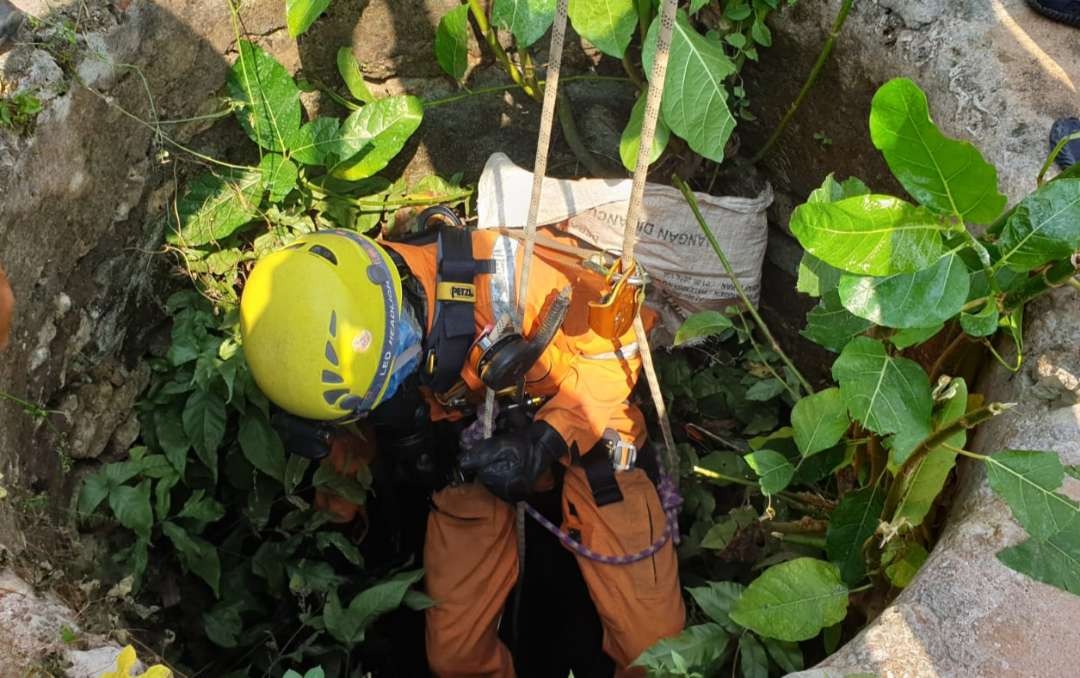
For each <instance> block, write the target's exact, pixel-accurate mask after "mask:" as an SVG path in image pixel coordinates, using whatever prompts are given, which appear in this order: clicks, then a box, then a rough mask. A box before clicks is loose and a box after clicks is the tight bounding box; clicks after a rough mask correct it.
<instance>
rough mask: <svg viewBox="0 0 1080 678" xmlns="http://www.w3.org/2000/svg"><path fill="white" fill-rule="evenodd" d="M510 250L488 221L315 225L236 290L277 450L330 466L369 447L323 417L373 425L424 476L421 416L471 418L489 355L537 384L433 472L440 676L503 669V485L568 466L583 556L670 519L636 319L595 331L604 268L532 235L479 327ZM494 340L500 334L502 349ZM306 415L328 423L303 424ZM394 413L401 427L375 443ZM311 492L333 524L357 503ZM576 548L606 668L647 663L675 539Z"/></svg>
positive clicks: (570, 523) (512, 257) (664, 618)
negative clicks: (636, 400)
mask: <svg viewBox="0 0 1080 678" xmlns="http://www.w3.org/2000/svg"><path fill="white" fill-rule="evenodd" d="M443 212H444V213H449V212H448V210H443ZM450 214H452V213H450ZM522 249H523V246H522V244H521V243H520V242H519V240H518V239H516V238H513V237H510V236H507V235H502V234H500V233H498V232H493V231H467V230H464V229H461V228H452V227H444V228H443V229H442V230H441V231H439V233H438V236H437V237H433V238H429V239H428V242H424V241H414V242H407V243H398V242H384V241H379V242H376V241H374V240H371V239H368V238H366V237H364V236H361V235H358V234H356V233H353V232H348V231H321V232H317V233H313V234H309V235H306V236H302V237H300V238H299V239H297V240H296V241H294V242H293V243H292V244H290V245H289V246H287V247H286V248H284V249H283V250H280V251H278V252H275V253H272V254H270V255H267V256H266V257H264V258H263V259H262V260H260V262H259V263H258V265H257V266H256V267H255V268H254V270H253V271H252V273H251V275H250V277H249V279H248V281H247V284H246V287H245V291H244V294H243V298H242V301H241V328H242V331H243V335H244V352H245V355H246V357H247V360H248V363H249V365H250V368H251V371H252V375H253V376H254V378H255V380H256V382H257V383H258V384H259V386H260V388H261V389H262V390H263V391H264V392H265V393H266V395H267V396H268V397H269V398H270V399H271V401H273V402H274V403H275V404H276V405H277V406H278V407H280V408H282V409H283V410H284V411H285V412H286V413H288V414H287V415H283V416H284V418H280V417H279V418H278V419H277V421H278V424H279V430H280V431H282V434H283V438H284V440H285V444H286V447H287V449H290V450H291V451H296V450H301V453H305V454H308V456H312V457H319V456H321V455H323V454H327V453H330V455H329V457H328V458H327V459H326V461H325V462H324V463H331V464H333V465H334V466H335V467H336V468H337V469H338V470H339V471H343V472H350V471H355V469H356V467H357V465H358V464H359V463H362V462H365V463H366V462H368V461H370V457H371V450H370V445H368V446H366V447H365V445H355V444H353V445H350V444H348V443H347V442H343V440H348V439H347V438H342V437H341V436H336V435H332V434H327V433H326V431H327V429H326V425H327V424H332V423H341V422H350V421H353V422H354V421H357V420H360V421H362V422H364V425H365V426H369V427H373V428H374V429H375V430H376V431H378V436H377V440H378V448H379V455H385V454H398V455H400V456H402V457H403V458H406V459H408V460H412V461H415V462H416V464H415V465H416V466H417V467H418V468H421V469H422V472H427V473H431V472H432V468H439V467H440V466H441V467H442V468H446V467H447V466H448V464H446V463H443V462H445V461H446V460H434V461H433V460H431V459H430V458H429V455H428V454H427V452H428V450H430V449H432V445H433V442H434V441H432V440H430V439H425V438H424V436H423V435H422V431H423V429H424V428H425V427H426V425H427V422H428V421H429V420H434V421H440V420H444V421H445V420H453V419H462V421H463V423H465V422H467V421H468V420H469V417H470V416H471V413H474V412H475V410H476V403H478V402H480V401H482V398H483V393H484V388H485V383H486V381H487V378H488V376H490V375H488V372H490V371H497V370H499V369H503V368H506V369H507V370H509V373H510V376H509V377H507V376H506V374H503V377H502V378H503V380H504V381H505V380H506V379H507V378H509V379H512V380H517V382H518V383H520V382H521V380H520V379H519V378H518V377H519V376H521V375H524V383H525V394H524V395H521V394H520V393H519V395H518V402H519V403H520V402H524V401H526V400H527V401H530V402H541V401H542V404H541V405H539V407H538V409H536V410H535V414H534V415H533V416H532V417H531V420H530V419H525V421H524V425H523V426H521V427H519V428H516V429H514V428H507V427H505V426H504V427H502V429H501V430H499V431H497V432H496V435H494V436H493V437H491V438H489V439H486V440H477V441H476V442H474V443H468V442H467V441H466V440H465V438H466V437H467V436H463V440H462V444H461V454H460V457H459V459H458V460H457V461H456V463H453V461H454V460H450V462H451V464H452V472H451V473H449V474H446V475H444V476H442V482H436V483H433V486H434V487H433V490H434V494H433V496H432V501H431V506H432V509H431V511H430V513H429V515H428V519H427V520H428V522H427V530H426V535H425V541H424V547H423V554H424V566H425V568H426V587H427V592H428V594H429V595H430V597H431V598H432V599H433V600H434V601H435V606H434V607H432V608H430V609H429V610H427V611H426V613H425V614H426V645H427V654H428V663H429V665H430V667H431V669H432V670H433V671H434V672H435V673H436V674H437V675H440V676H513V675H514V666H513V661H512V658H511V655H510V652H509V650H508V648H507V647H506V646H505V645H504V644H503V643H502V642H501V641H500V640H499V637H498V633H497V632H498V625H499V622H500V617H501V615H502V611H503V607H504V604H505V603H506V600H507V596H508V594H509V593H510V591H511V590H512V588H513V587H514V584H515V581H516V579H517V576H518V551H517V548H518V547H517V535H516V525H515V510H514V505H513V503H514V502H517V501H523V500H524V501H528V500H529V497H530V496H532V495H533V493H534V492H536V491H540V490H544V489H547V490H550V489H551V488H552V487H553V486H554V485H556V484H560V483H561V487H562V526H561V527H562V529H563V530H564V532H565V534H568V535H570V537H571V538H572V539H573V540H574V541H576V542H578V543H580V545H582V546H583V547H586V548H587V549H588V550H591V551H593V552H596V553H601V554H611V555H613V556H625V555H627V554H632V553H636V552H640V551H642V550H643V549H646V548H647V547H649V546H650V544H653V543H654V542H657V540H658V538H660V537H661V535H663V534H665V526H666V524H665V511H664V507H662V506H661V502H660V498H659V495H658V493H657V490H656V487H655V484H654V481H653V480H652V479H650V476H652V478H653V479H655V477H656V474H655V471H653V472H650V473H647V472H646V471H647V470H648V469H649V463H647V462H646V461H645V457H647V456H648V455H646V454H645V453H644V452H643V450H645V449H647V446H646V431H645V426H644V421H643V418H642V415H641V413H640V411H639V410H638V409H637V407H636V406H634V405H633V404H631V403H630V402H629V401H628V398H629V396H630V392H631V390H632V389H633V387H634V384H635V382H636V381H637V377H638V374H639V371H640V358H639V357H638V355H637V350H636V344H635V339H634V336H633V331H632V330H630V331H628V332H626V333H625V334H624V335H623V336H620V337H617V338H615V339H606V338H604V337H601V336H599V335H598V334H597V333H596V332H594V331H593V330H592V329H590V325H589V322H588V320H587V317H588V307H587V304H588V302H589V301H596V300H598V299H599V298H600V296H601V294H602V292H603V288H604V284H605V281H604V278H603V277H602V276H601V275H600V274H598V273H596V272H593V271H589V270H586V269H584V268H583V267H582V266H581V262H580V260H574V259H573V258H572V257H567V256H566V255H564V254H562V253H559V252H554V251H551V250H547V249H545V248H543V247H537V250H536V255H537V256H535V257H534V260H533V262H532V271H531V277H530V279H529V285H528V296H527V298H526V309H525V322H524V328H525V329H526V330H527V331H526V332H525V333H524V336H519V335H511V336H510V337H508V338H506V339H505V340H504V341H503V342H501V343H500V342H494V343H493V342H491V339H492V337H491V336H490V332H489V331H490V329H491V328H492V326H493V325H495V323H496V322H497V321H498V320H499V318H500V317H501V316H502V315H503V314H512V313H513V309H514V304H515V300H516V298H517V293H516V288H515V285H516V284H517V281H518V275H519V273H520V269H521V265H522V254H521V250H522ZM566 288H569V291H572V296H571V297H570V302H569V308H568V310H567V309H566V304H565V300H566V292H565V291H564V290H566ZM560 292H562V299H563V302H564V303H563V304H562V306H563V310H564V311H565V320H562V315H561V314H560V318H559V319H558V320H562V322H561V323H558V326H557V327H555V325H556V323H555V322H550V321H549V322H548V327H547V328H546V329H547V330H548V331H549V332H548V334H549V335H550V336H548V337H546V338H545V340H544V341H543V344H544V345H543V346H539V347H538V346H536V343H535V341H534V342H532V343H530V339H534V338H535V335H536V334H537V333H538V332H541V331H543V330H544V329H545V328H544V327H542V325H543V324H544V321H545V319H547V320H550V319H549V318H548V316H549V315H550V313H551V310H550V309H551V308H552V307H553V306H554V305H557V304H558V300H559V297H560ZM545 314H547V315H545ZM552 327H555V329H556V331H554V332H550V330H551V329H552ZM500 346H501V347H502V348H507V349H508V350H507V351H506V352H503V353H501V354H500V352H499V350H501V349H500ZM530 351H531V352H530ZM522 356H523V358H522V360H524V363H522V362H521V360H519V358H520V357H522ZM515 361H517V362H515ZM515 370H517V372H515ZM481 374H484V375H485V376H484V378H483V379H482V377H481ZM403 403H404V404H403ZM413 403H420V409H419V410H417V409H416V408H415V407H414V404H413ZM418 411H419V412H422V413H423V414H422V415H417V414H416V413H417V412H418ZM421 419H423V420H424V421H420V420H421ZM395 420H396V421H395ZM305 425H307V426H308V427H309V428H311V429H313V430H316V431H323V434H321V438H320V435H319V434H317V435H314V436H312V435H305V434H304V433H303V430H304V428H305ZM387 430H389V431H397V432H398V434H396V435H397V437H396V438H394V437H393V436H390V435H387V436H385V437H386V438H387V439H390V438H393V439H394V440H395V441H398V442H390V443H388V444H385V443H384V435H383V432H384V431H387ZM474 430H475V426H474V427H472V428H470V429H466V431H474ZM402 432H404V433H402ZM474 437H476V436H474ZM417 438H418V439H419V441H420V442H419V443H417V444H416V445H414V446H413V448H412V449H411V451H410V445H412V443H410V442H408V441H412V440H414V439H417ZM320 440H321V441H322V442H321V444H322V451H320V450H319V449H318V448H319V447H320V443H319V442H318V441H320ZM354 440H355V439H354ZM402 440H404V441H406V442H400V441H402ZM313 441H315V442H313ZM302 448H306V452H305V451H303V449H302ZM417 448H419V449H417ZM635 457H636V458H637V463H636V464H635V461H634V460H635ZM416 460H422V461H416ZM651 463H652V464H653V468H655V462H651ZM455 474H456V475H455ZM452 477H457V479H458V480H457V481H454V480H452ZM463 477H466V478H469V479H471V480H472V481H471V482H463V481H462V478H463ZM319 505H320V506H321V507H322V508H323V509H324V510H326V511H328V512H329V513H331V514H333V515H336V516H337V518H338V519H339V520H341V521H348V520H351V519H352V518H353V516H355V515H356V511H357V510H358V507H356V506H354V505H351V504H349V503H348V502H346V501H344V500H343V499H341V498H339V497H333V496H328V495H325V494H324V495H323V496H321V497H320V498H319ZM576 558H577V562H578V565H579V567H580V570H581V573H582V575H583V578H584V580H585V583H586V585H587V587H588V590H589V594H590V596H591V598H592V600H593V602H594V603H595V606H596V608H597V612H598V614H599V617H600V621H601V624H602V626H603V630H604V640H603V648H604V651H605V652H606V653H607V654H608V655H609V656H610V657H611V658H612V659H613V660H614V662H615V665H616V667H617V668H616V673H617V674H619V675H642V672H641V671H640V669H631V668H629V665H630V664H631V663H632V662H633V661H634V660H635V659H636V658H637V657H638V656H639V655H640V654H641V653H642V652H643V651H644V650H646V649H647V648H648V647H649V646H651V645H652V644H653V643H655V642H656V641H658V640H660V639H661V638H664V637H668V636H671V635H675V634H677V633H679V632H680V631H681V630H682V628H683V624H684V616H685V610H684V607H683V603H682V596H681V593H680V588H679V580H678V569H677V562H676V555H675V550H674V547H673V544H672V543H671V541H670V540H669V541H667V542H666V543H664V544H663V546H662V547H660V548H659V550H657V551H656V552H655V553H653V554H652V555H651V556H649V557H646V558H643V559H641V560H637V561H636V562H632V563H630V564H621V565H615V564H607V563H603V562H598V561H596V560H593V559H590V558H587V557H584V556H582V555H579V554H576Z"/></svg>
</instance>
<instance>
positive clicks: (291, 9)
mask: <svg viewBox="0 0 1080 678" xmlns="http://www.w3.org/2000/svg"><path fill="white" fill-rule="evenodd" d="M329 6H330V0H285V23H286V24H287V25H288V27H289V37H290V38H296V37H299V36H301V35H303V34H304V33H306V32H307V29H309V28H311V24H313V23H315V20H316V19H318V18H319V15H320V14H322V13H323V12H325V11H326V8H327V7H329Z"/></svg>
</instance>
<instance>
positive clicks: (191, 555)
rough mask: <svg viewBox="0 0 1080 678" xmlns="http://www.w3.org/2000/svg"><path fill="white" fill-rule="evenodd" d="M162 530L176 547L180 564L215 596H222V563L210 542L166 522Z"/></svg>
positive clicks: (162, 525)
mask: <svg viewBox="0 0 1080 678" xmlns="http://www.w3.org/2000/svg"><path fill="white" fill-rule="evenodd" d="M161 529H162V531H163V532H164V533H165V536H166V537H168V538H169V541H171V542H172V543H173V546H175V547H176V553H177V555H178V556H179V558H180V564H181V565H183V566H184V569H186V570H187V571H188V572H192V573H194V574H195V575H197V576H198V577H199V578H200V579H202V580H203V581H204V582H206V583H207V584H208V585H209V586H210V588H211V590H213V592H214V595H215V596H220V595H221V594H220V593H219V587H220V583H221V561H220V560H219V559H218V552H217V549H216V548H214V546H213V545H212V544H210V543H209V542H206V541H203V540H202V539H200V538H198V537H194V536H192V535H190V534H188V533H187V531H186V530H184V528H182V527H180V526H179V525H177V524H175V523H172V522H169V521H166V522H164V523H162V524H161Z"/></svg>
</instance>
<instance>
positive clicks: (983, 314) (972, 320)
mask: <svg viewBox="0 0 1080 678" xmlns="http://www.w3.org/2000/svg"><path fill="white" fill-rule="evenodd" d="M1000 320H1001V317H1000V315H999V314H998V307H997V302H996V301H995V300H994V299H992V298H991V299H987V300H986V303H985V304H983V305H982V308H980V309H979V310H978V311H976V312H975V313H969V312H968V311H964V312H963V313H961V314H960V327H961V328H962V329H963V330H964V332H966V333H967V334H969V335H971V336H973V337H989V336H991V335H993V334H994V333H995V332H997V330H998V321H1000Z"/></svg>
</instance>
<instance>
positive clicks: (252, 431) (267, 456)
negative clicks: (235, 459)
mask: <svg viewBox="0 0 1080 678" xmlns="http://www.w3.org/2000/svg"><path fill="white" fill-rule="evenodd" d="M239 439H240V449H241V450H243V452H244V457H245V458H246V459H247V460H248V461H249V462H251V465H252V466H254V467H255V468H257V469H259V470H260V471H262V472H263V473H265V474H266V475H268V476H270V477H271V478H273V479H275V480H277V481H279V482H282V483H284V481H285V447H284V446H283V445H282V443H281V438H280V437H279V436H278V434H277V431H275V430H274V429H273V428H272V427H271V426H270V424H269V423H268V422H266V421H265V420H263V418H262V417H259V416H247V417H244V418H243V419H242V420H241V422H240V435H239Z"/></svg>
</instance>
